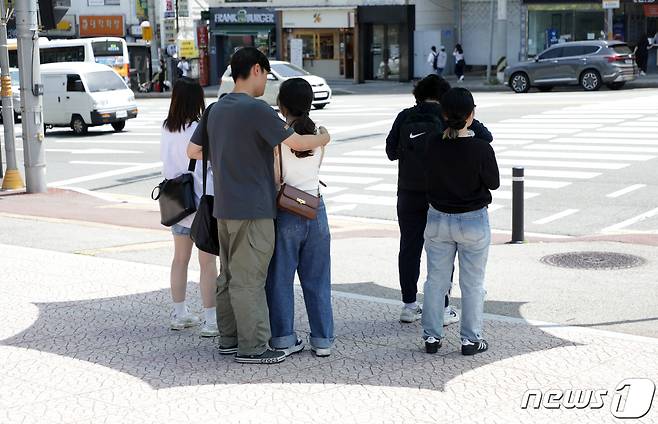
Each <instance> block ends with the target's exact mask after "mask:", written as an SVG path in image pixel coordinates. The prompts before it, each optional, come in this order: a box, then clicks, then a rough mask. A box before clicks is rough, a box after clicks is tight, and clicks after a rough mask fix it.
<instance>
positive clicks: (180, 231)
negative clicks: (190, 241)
mask: <svg viewBox="0 0 658 424" xmlns="http://www.w3.org/2000/svg"><path fill="white" fill-rule="evenodd" d="M191 232H192V229H191V228H187V227H183V226H182V225H179V224H174V225H172V226H171V233H172V234H173V235H175V236H189V235H190V233H191Z"/></svg>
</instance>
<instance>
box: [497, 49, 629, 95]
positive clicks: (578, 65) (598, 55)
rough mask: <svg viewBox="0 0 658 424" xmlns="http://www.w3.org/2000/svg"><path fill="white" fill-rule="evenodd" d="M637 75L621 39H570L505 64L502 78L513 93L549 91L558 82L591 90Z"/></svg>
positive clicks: (613, 86) (618, 85)
mask: <svg viewBox="0 0 658 424" xmlns="http://www.w3.org/2000/svg"><path fill="white" fill-rule="evenodd" d="M636 76H637V66H636V65H635V58H634V56H633V52H632V51H631V49H630V47H629V46H628V44H626V43H623V42H621V41H604V40H602V41H573V42H568V43H560V44H556V45H554V46H551V47H549V48H548V49H546V50H544V51H543V52H541V53H540V54H539V55H537V57H535V59H534V60H532V61H528V62H522V63H518V64H516V65H512V66H508V67H507V68H506V69H505V76H504V81H505V84H506V85H508V86H509V87H510V88H511V89H512V90H514V91H515V92H517V93H525V92H527V91H528V90H529V89H530V88H531V87H537V88H538V89H539V90H541V91H550V90H551V89H552V88H553V87H555V86H558V85H580V86H581V87H582V88H583V89H584V90H585V91H595V90H598V89H599V88H601V85H603V84H606V85H607V86H608V87H609V88H611V89H613V90H618V89H620V88H622V87H623V86H624V84H626V82H627V81H632V80H634V79H635V78H636Z"/></svg>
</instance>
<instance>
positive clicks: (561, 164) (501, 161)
mask: <svg viewBox="0 0 658 424" xmlns="http://www.w3.org/2000/svg"><path fill="white" fill-rule="evenodd" d="M496 160H497V161H498V165H511V166H525V167H528V166H537V167H550V168H579V169H622V168H626V167H628V165H629V164H628V163H618V162H574V161H564V160H533V159H512V158H497V159H496Z"/></svg>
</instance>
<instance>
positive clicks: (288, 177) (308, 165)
mask: <svg viewBox="0 0 658 424" xmlns="http://www.w3.org/2000/svg"><path fill="white" fill-rule="evenodd" d="M281 154H282V156H283V158H282V159H283V182H284V183H286V184H288V185H291V186H293V187H295V188H298V189H300V190H303V191H305V192H307V193H309V194H312V195H314V196H317V195H318V189H319V188H320V165H321V162H322V148H321V147H318V148H316V149H315V150H313V156H308V157H305V158H298V157H297V156H295V154H294V153H293V152H292V150H291V149H290V147H288V146H286V145H285V144H282V145H281Z"/></svg>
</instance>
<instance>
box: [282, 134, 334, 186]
mask: <svg viewBox="0 0 658 424" xmlns="http://www.w3.org/2000/svg"><path fill="white" fill-rule="evenodd" d="M276 147H277V148H278V149H279V184H280V185H283V151H282V149H281V143H279V145H278V146H276ZM321 149H322V153H321V154H320V163H318V169H320V167H321V166H322V160H323V159H324V146H322V147H321ZM318 181H319V183H320V184H321V185H322V186H324V187H326V186H327V185H326V184H325V183H324V182H323V181H322V180H318ZM319 191H320V188H319V187H318V192H319Z"/></svg>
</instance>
